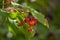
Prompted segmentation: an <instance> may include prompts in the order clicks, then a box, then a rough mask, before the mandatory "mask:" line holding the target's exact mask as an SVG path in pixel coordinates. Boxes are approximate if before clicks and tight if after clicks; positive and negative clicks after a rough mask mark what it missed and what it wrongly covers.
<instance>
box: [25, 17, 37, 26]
mask: <svg viewBox="0 0 60 40" xmlns="http://www.w3.org/2000/svg"><path fill="white" fill-rule="evenodd" d="M25 22H26V23H27V24H28V25H30V26H36V25H37V19H35V18H28V19H25Z"/></svg>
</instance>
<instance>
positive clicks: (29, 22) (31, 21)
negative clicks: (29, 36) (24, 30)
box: [19, 18, 37, 32]
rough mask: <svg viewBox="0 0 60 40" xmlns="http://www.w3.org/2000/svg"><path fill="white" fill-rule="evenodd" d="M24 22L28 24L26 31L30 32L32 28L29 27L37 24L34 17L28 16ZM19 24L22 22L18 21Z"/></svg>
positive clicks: (21, 24)
mask: <svg viewBox="0 0 60 40" xmlns="http://www.w3.org/2000/svg"><path fill="white" fill-rule="evenodd" d="M25 23H26V24H28V25H29V26H30V27H29V28H28V32H32V28H31V27H32V26H36V25H37V19H36V18H28V19H25ZM19 26H23V22H20V23H19Z"/></svg>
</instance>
